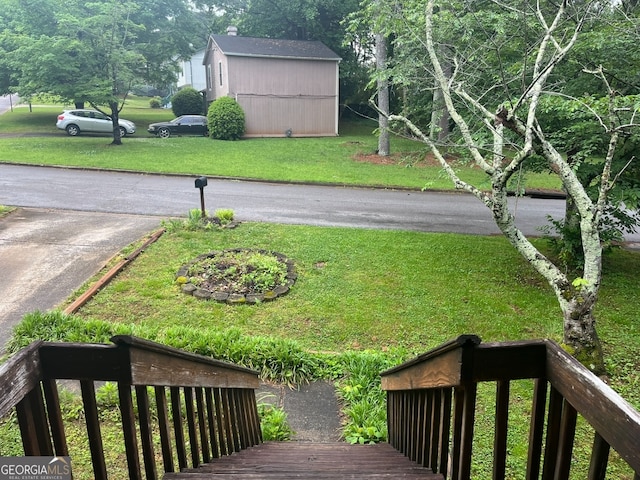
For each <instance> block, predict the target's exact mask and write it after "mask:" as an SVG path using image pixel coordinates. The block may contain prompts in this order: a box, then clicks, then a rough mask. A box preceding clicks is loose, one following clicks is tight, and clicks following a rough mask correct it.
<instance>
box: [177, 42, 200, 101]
mask: <svg viewBox="0 0 640 480" xmlns="http://www.w3.org/2000/svg"><path fill="white" fill-rule="evenodd" d="M205 52H206V50H199V51H197V52H196V53H194V54H193V56H192V57H191V58H190V59H189V60H183V61H182V62H180V72H179V73H178V90H179V89H181V88H183V87H193V88H195V89H196V90H198V91H199V92H201V91H203V90H204V89H205V88H207V77H206V71H205V68H204V65H203V64H202V61H203V60H204V54H205Z"/></svg>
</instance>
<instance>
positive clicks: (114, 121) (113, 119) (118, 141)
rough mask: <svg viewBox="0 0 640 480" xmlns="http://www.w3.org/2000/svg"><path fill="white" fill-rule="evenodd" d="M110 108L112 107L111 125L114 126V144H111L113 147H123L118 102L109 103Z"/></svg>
mask: <svg viewBox="0 0 640 480" xmlns="http://www.w3.org/2000/svg"><path fill="white" fill-rule="evenodd" d="M109 107H111V124H112V126H113V142H111V145H122V137H121V136H120V123H119V122H118V119H119V114H118V102H109Z"/></svg>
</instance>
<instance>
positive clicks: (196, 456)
mask: <svg viewBox="0 0 640 480" xmlns="http://www.w3.org/2000/svg"><path fill="white" fill-rule="evenodd" d="M183 391H184V403H185V408H186V411H187V432H188V434H189V446H190V449H191V465H192V466H193V467H194V468H195V467H197V466H198V465H200V448H199V446H198V431H197V429H196V415H195V409H194V407H193V400H194V399H193V388H191V387H185V388H184V390H183Z"/></svg>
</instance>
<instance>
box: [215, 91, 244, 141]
mask: <svg viewBox="0 0 640 480" xmlns="http://www.w3.org/2000/svg"><path fill="white" fill-rule="evenodd" d="M207 118H208V120H209V136H210V137H211V138H215V139H217V140H238V139H239V138H240V137H242V135H243V134H244V130H245V126H244V111H243V110H242V107H241V106H240V104H239V103H238V102H236V101H235V100H234V99H233V98H231V97H220V98H218V99H217V100H216V101H215V102H213V103H212V104H211V105H210V106H209V112H208V113H207Z"/></svg>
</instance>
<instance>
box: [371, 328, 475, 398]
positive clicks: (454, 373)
mask: <svg viewBox="0 0 640 480" xmlns="http://www.w3.org/2000/svg"><path fill="white" fill-rule="evenodd" d="M479 343H480V338H478V337H476V336H475V335H461V336H460V337H458V338H456V339H455V340H452V341H450V342H447V343H445V344H443V345H441V346H440V347H438V348H435V349H433V350H431V351H429V352H427V353H424V354H422V355H419V356H417V357H416V358H414V359H412V360H409V361H408V362H405V363H403V364H402V365H399V366H397V367H394V368H390V369H389V370H385V371H384V372H382V374H381V375H382V389H383V390H413V389H418V388H437V387H455V386H457V385H460V383H461V381H462V355H463V350H464V349H470V348H473V346H475V345H478V344H479Z"/></svg>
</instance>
